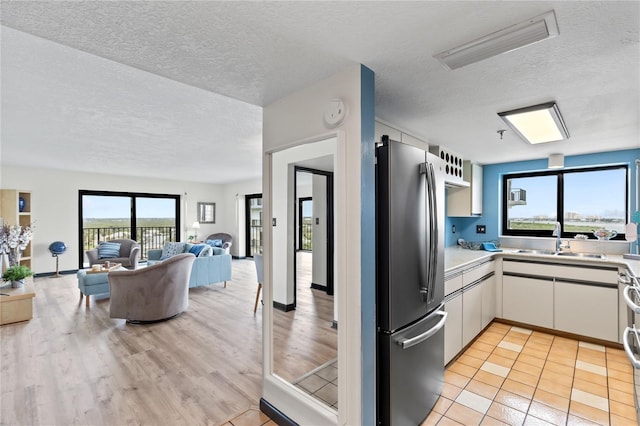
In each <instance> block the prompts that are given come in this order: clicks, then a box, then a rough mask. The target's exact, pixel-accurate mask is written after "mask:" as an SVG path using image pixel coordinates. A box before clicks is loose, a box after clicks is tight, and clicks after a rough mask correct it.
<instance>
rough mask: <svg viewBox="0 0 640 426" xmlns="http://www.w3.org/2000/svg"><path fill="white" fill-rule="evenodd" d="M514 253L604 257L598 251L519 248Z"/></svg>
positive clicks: (588, 257)
mask: <svg viewBox="0 0 640 426" xmlns="http://www.w3.org/2000/svg"><path fill="white" fill-rule="evenodd" d="M516 253H522V254H543V255H547V256H567V257H582V258H586V259H606V256H605V255H604V254H600V253H579V252H572V251H560V252H555V251H552V250H530V249H520V250H518V251H516Z"/></svg>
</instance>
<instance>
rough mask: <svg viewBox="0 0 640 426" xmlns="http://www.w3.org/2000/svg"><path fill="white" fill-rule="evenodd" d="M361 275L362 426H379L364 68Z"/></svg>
mask: <svg viewBox="0 0 640 426" xmlns="http://www.w3.org/2000/svg"><path fill="white" fill-rule="evenodd" d="M360 81H361V83H360V84H361V92H360V108H361V137H362V141H361V143H362V145H361V155H362V160H361V167H362V169H361V171H360V173H361V177H360V184H361V188H360V191H361V204H362V207H361V210H360V230H361V237H360V253H361V258H360V259H361V260H360V274H361V290H360V292H361V293H360V301H361V313H360V318H361V321H362V329H361V333H362V334H361V341H362V343H361V344H362V388H361V390H362V424H364V425H373V424H375V423H376V392H375V389H376V374H375V371H376V357H375V355H376V264H375V260H376V213H375V212H376V204H375V196H376V177H375V155H376V150H375V116H376V112H375V93H376V92H375V74H374V72H373V71H371V70H370V69H369V68H367V67H365V66H364V65H362V66H361V79H360Z"/></svg>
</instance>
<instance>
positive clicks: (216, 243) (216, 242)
mask: <svg viewBox="0 0 640 426" xmlns="http://www.w3.org/2000/svg"><path fill="white" fill-rule="evenodd" d="M206 243H207V244H209V245H210V246H211V247H222V240H207V241H206Z"/></svg>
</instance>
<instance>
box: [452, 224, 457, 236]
mask: <svg viewBox="0 0 640 426" xmlns="http://www.w3.org/2000/svg"><path fill="white" fill-rule="evenodd" d="M451 233H452V234H455V233H456V226H455V225H452V226H451Z"/></svg>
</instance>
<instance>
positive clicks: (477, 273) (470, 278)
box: [462, 260, 495, 286]
mask: <svg viewBox="0 0 640 426" xmlns="http://www.w3.org/2000/svg"><path fill="white" fill-rule="evenodd" d="M494 271H495V262H494V261H493V260H492V261H490V262H486V263H483V264H482V265H478V266H476V267H475V268H473V269H469V270H468V271H464V273H463V274H462V278H463V279H462V284H463V285H465V286H466V285H469V284H471V283H472V282H474V281H478V280H479V279H480V278H482V277H484V276H485V275H487V274H489V273H491V272H494Z"/></svg>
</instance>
